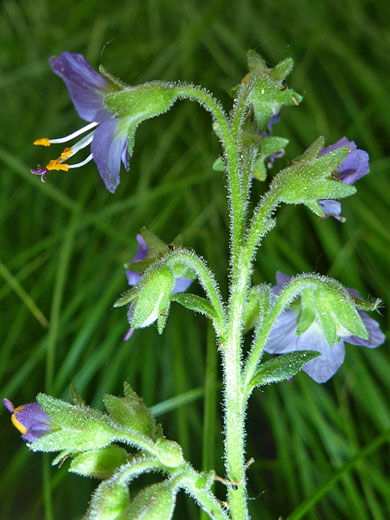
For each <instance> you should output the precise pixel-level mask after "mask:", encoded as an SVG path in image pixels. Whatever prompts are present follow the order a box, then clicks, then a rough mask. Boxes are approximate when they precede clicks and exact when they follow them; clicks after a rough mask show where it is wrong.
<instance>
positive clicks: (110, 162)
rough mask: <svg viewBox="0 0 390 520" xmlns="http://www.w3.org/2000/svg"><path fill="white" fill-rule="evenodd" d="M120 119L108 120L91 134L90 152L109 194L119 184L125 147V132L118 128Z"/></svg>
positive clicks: (126, 137) (126, 138)
mask: <svg viewBox="0 0 390 520" xmlns="http://www.w3.org/2000/svg"><path fill="white" fill-rule="evenodd" d="M121 123H122V120H121V119H108V120H107V121H104V122H103V123H101V124H100V125H99V126H98V127H97V128H96V130H95V131H94V133H93V141H92V143H91V152H92V157H93V160H94V161H95V163H96V166H97V168H98V170H99V174H100V177H101V178H102V179H103V182H104V184H105V186H106V188H107V189H108V191H110V192H111V193H114V192H115V190H116V188H117V187H118V184H119V172H120V168H121V160H122V156H123V153H124V151H125V148H126V147H127V140H128V136H127V132H126V131H124V130H123V129H121V128H120V125H121Z"/></svg>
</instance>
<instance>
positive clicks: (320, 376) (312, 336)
mask: <svg viewBox="0 0 390 520" xmlns="http://www.w3.org/2000/svg"><path fill="white" fill-rule="evenodd" d="M290 279H291V277H289V276H287V275H285V274H283V273H281V272H280V271H278V272H277V274H276V282H277V284H276V286H275V287H273V292H274V294H275V295H278V294H279V293H280V291H281V290H282V288H283V287H284V286H285V285H286V284H287V283H288V282H289V281H290ZM348 292H349V293H350V294H351V295H353V296H354V297H357V298H360V296H359V294H358V293H357V292H356V291H355V290H353V289H349V290H348ZM358 313H359V315H360V317H361V319H362V321H363V323H364V325H365V327H366V329H367V332H368V335H369V337H368V339H367V340H365V339H362V338H359V337H357V336H353V335H351V334H350V333H349V332H348V331H346V330H345V329H344V330H340V331H338V333H339V336H338V340H337V341H336V343H335V344H334V345H333V346H332V347H331V346H330V345H329V343H328V342H327V341H326V338H325V335H324V333H323V331H322V329H321V327H320V325H319V323H318V322H317V320H316V319H315V320H314V321H313V323H312V324H311V325H310V326H309V328H308V329H307V330H306V331H305V332H303V333H302V334H300V335H299V334H298V333H297V327H298V320H299V316H300V309H299V308H297V307H295V306H293V307H292V308H289V309H287V310H285V311H284V312H282V314H281V315H280V316H279V318H278V320H277V322H276V323H275V324H274V326H273V327H272V329H271V332H270V335H269V337H268V339H267V342H266V344H265V347H264V350H265V351H266V352H268V353H269V354H286V353H287V352H295V351H298V350H314V351H317V352H321V356H318V357H317V358H315V359H313V360H312V361H309V362H308V363H307V364H306V365H305V366H304V367H303V369H302V370H304V371H305V372H306V373H307V374H308V375H309V376H310V377H311V378H312V379H314V381H316V382H317V383H325V382H326V381H327V380H328V379H330V378H331V377H332V376H333V375H334V374H335V373H336V372H337V370H338V369H339V368H340V367H341V365H342V364H343V362H344V356H345V346H344V342H347V343H350V344H352V345H358V346H361V347H367V348H376V347H378V346H379V345H381V344H382V343H383V342H384V340H385V336H384V334H383V333H382V332H381V330H380V328H379V325H378V323H377V322H376V321H375V320H373V319H372V318H370V317H369V316H368V315H367V314H366V313H365V312H363V311H360V310H358Z"/></svg>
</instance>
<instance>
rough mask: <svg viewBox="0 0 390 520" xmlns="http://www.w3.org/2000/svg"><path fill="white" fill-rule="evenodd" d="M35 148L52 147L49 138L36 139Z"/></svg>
mask: <svg viewBox="0 0 390 520" xmlns="http://www.w3.org/2000/svg"><path fill="white" fill-rule="evenodd" d="M33 144H35V146H50V144H51V143H50V139H49V138H48V137H41V138H40V139H35V141H34V142H33Z"/></svg>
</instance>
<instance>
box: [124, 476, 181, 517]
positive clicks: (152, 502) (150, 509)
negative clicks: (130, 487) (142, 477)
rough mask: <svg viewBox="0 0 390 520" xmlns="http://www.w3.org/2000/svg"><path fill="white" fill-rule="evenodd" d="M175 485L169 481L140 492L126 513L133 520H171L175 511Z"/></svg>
mask: <svg viewBox="0 0 390 520" xmlns="http://www.w3.org/2000/svg"><path fill="white" fill-rule="evenodd" d="M175 502H176V489H175V484H174V483H172V482H171V481H169V480H165V481H164V482H159V483H158V484H152V485H151V486H148V487H146V488H144V489H143V490H142V491H140V492H139V493H138V494H137V495H136V496H135V498H134V499H133V500H132V501H131V502H130V505H129V507H128V509H127V511H126V514H127V518H129V519H131V520H170V518H172V515H173V511H174V509H175Z"/></svg>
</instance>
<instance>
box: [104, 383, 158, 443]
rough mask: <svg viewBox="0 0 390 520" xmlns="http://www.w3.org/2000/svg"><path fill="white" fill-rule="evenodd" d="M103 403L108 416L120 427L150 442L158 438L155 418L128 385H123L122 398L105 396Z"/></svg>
mask: <svg viewBox="0 0 390 520" xmlns="http://www.w3.org/2000/svg"><path fill="white" fill-rule="evenodd" d="M103 401H104V405H105V407H106V409H107V412H108V413H109V415H110V416H111V417H112V419H114V421H116V422H117V423H118V424H119V425H120V426H122V427H124V428H131V429H132V430H134V431H136V432H138V433H141V434H142V435H145V436H146V437H149V438H150V439H152V440H156V439H157V437H158V436H159V434H160V429H159V427H158V425H157V423H156V420H155V418H154V417H153V415H152V414H151V412H150V410H149V409H148V407H147V406H145V404H144V402H143V400H142V399H141V398H140V397H139V396H138V395H137V394H136V393H135V392H134V390H133V389H132V388H131V386H130V385H129V384H128V383H126V382H125V383H124V397H122V398H120V397H116V396H114V395H111V394H106V395H105V396H104V397H103Z"/></svg>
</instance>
